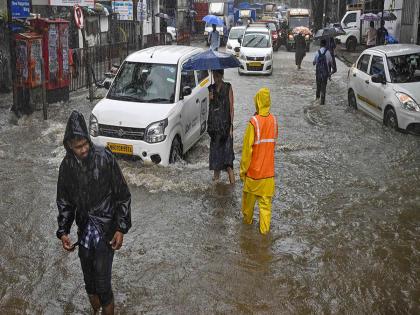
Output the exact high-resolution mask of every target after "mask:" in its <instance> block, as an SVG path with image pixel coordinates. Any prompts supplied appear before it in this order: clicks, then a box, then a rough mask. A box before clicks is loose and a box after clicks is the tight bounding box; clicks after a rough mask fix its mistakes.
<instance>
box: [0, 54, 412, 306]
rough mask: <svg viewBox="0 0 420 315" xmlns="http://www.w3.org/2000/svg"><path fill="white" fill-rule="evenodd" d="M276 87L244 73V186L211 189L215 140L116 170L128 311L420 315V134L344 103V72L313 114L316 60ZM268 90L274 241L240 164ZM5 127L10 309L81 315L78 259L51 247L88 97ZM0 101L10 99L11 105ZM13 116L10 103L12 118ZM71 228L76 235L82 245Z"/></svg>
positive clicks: (1, 254) (5, 270)
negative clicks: (69, 132)
mask: <svg viewBox="0 0 420 315" xmlns="http://www.w3.org/2000/svg"><path fill="white" fill-rule="evenodd" d="M275 58H276V60H275V62H276V64H275V71H274V74H273V77H272V78H270V77H261V78H260V77H259V78H258V80H259V81H258V82H259V84H256V82H257V81H256V78H255V77H252V76H246V77H240V78H239V77H238V76H237V73H236V71H235V70H227V71H226V75H225V77H226V80H229V81H230V82H232V83H233V88H234V91H235V104H236V111H235V124H234V126H235V131H234V139H235V142H234V148H235V153H236V157H237V160H236V161H235V165H234V167H235V171H236V174H235V175H236V178H237V181H238V182H237V184H236V185H235V186H231V185H228V184H227V182H228V180H227V175H226V174H223V175H222V181H221V182H217V183H214V182H212V180H211V178H212V172H211V171H210V170H208V162H207V160H208V142H209V139H208V137H207V136H205V137H203V139H202V140H201V141H200V142H199V143H198V144H197V145H196V146H195V147H194V148H193V149H192V150H191V151H190V152H189V153H188V154H187V156H186V162H184V163H177V164H175V165H171V166H170V167H167V168H164V167H160V166H142V165H140V164H139V163H138V162H133V161H125V160H121V161H120V165H121V168H122V170H123V173H124V175H125V176H126V178H127V181H128V182H129V184H130V188H131V191H132V195H133V204H132V206H133V209H132V217H133V228H132V230H131V231H130V233H128V234H127V235H126V237H125V239H124V242H125V243H124V247H123V250H122V251H120V252H118V253H117V254H116V256H115V264H114V277H113V285H114V289H115V299H116V302H117V305H118V312H119V313H120V314H279V313H280V314H328V313H330V314H341V313H343V314H405V313H410V314H416V313H420V309H419V307H420V303H419V301H420V291H419V288H418V279H419V278H420V269H419V265H420V243H419V242H418V239H419V237H420V228H419V224H418V223H419V222H420V212H419V211H418V207H419V204H420V194H419V192H420V189H419V185H418V183H419V180H420V171H419V168H420V166H419V165H420V154H419V152H420V150H419V138H418V137H413V136H410V135H406V134H402V133H396V132H394V131H392V130H389V129H387V128H385V127H383V126H382V125H381V123H380V122H376V121H374V120H372V119H370V118H369V117H367V116H366V115H364V114H362V113H360V112H359V111H353V110H349V109H348V108H347V105H346V99H345V97H343V96H345V95H346V93H345V77H346V72H345V69H344V68H341V70H340V67H341V66H342V65H341V64H339V77H336V78H335V79H334V80H333V81H332V82H331V84H329V85H328V88H327V89H328V95H327V100H326V105H325V106H314V105H313V97H314V86H313V75H314V74H313V70H312V68H311V65H310V62H311V58H310V56H307V57H306V58H305V59H304V64H303V70H302V71H300V72H299V73H297V72H294V67H293V62H292V61H293V54H287V53H285V52H279V53H278V54H277V55H276V57H275ZM260 85H261V86H267V87H269V88H271V90H272V99H273V105H272V112H273V113H274V114H275V115H277V117H278V119H279V123H280V139H279V142H278V144H277V155H276V163H277V165H276V174H277V177H276V189H277V191H276V196H275V197H274V198H273V212H272V223H271V233H270V235H268V236H267V237H263V236H261V235H260V234H259V232H258V209H256V211H255V213H254V218H255V220H254V223H253V224H252V225H250V226H246V225H243V224H242V215H241V209H240V208H241V196H242V191H241V188H242V185H241V183H240V181H239V174H238V169H239V157H240V153H241V145H242V134H243V131H244V130H245V126H246V123H247V121H248V119H249V117H250V116H251V115H252V114H253V111H254V107H253V105H252V96H253V94H255V92H256V91H257V89H258V88H259V87H260ZM72 99H73V102H72V103H71V104H69V105H66V104H61V105H56V106H52V107H51V108H50V117H51V119H50V120H48V121H43V120H42V116H41V115H42V114H41V113H39V114H38V113H36V114H35V115H34V116H32V117H29V118H24V119H21V120H19V121H18V122H17V124H9V123H8V119H7V117H6V116H7V113H5V114H1V115H0V128H1V134H0V163H1V164H0V181H1V185H0V217H1V220H0V228H1V231H2V233H0V244H1V245H0V283H1V284H2V285H1V286H0V313H1V314H25V313H27V314H34V313H35V314H62V313H65V314H72V313H74V314H86V313H88V307H87V305H88V304H87V298H86V296H85V293H84V289H83V279H82V273H81V270H80V265H79V261H78V258H77V254H75V253H72V254H67V253H64V252H63V250H62V249H61V247H60V244H59V241H58V240H57V239H55V236H54V234H55V229H56V222H55V220H56V219H55V217H56V206H55V190H56V180H57V175H58V167H59V163H60V162H61V160H62V158H63V156H64V154H65V151H64V149H63V148H62V145H61V141H62V140H61V139H62V135H63V133H64V126H65V123H66V118H67V117H68V115H69V113H70V111H71V110H72V109H73V108H79V109H80V110H81V111H83V113H84V114H85V117H88V116H89V113H90V110H91V108H92V105H88V104H86V100H85V95H82V94H81V95H80V96H77V95H76V96H75V97H74V98H72ZM0 105H1V104H0ZM1 108H3V107H1ZM74 233H75V231H73V234H72V237H73V238H74V237H75V235H74Z"/></svg>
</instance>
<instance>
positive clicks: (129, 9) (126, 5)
mask: <svg viewBox="0 0 420 315" xmlns="http://www.w3.org/2000/svg"><path fill="white" fill-rule="evenodd" d="M112 11H114V12H115V13H118V19H119V20H122V21H132V20H133V1H112Z"/></svg>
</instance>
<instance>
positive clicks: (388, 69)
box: [347, 44, 420, 133]
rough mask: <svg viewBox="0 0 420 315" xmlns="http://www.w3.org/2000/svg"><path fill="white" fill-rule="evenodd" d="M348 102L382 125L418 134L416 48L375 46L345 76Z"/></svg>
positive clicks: (419, 57)
mask: <svg viewBox="0 0 420 315" xmlns="http://www.w3.org/2000/svg"><path fill="white" fill-rule="evenodd" d="M347 91H348V102H349V105H350V106H351V107H354V108H360V109H361V110H363V111H364V112H366V113H368V114H369V115H370V116H372V117H373V118H375V119H378V120H380V121H382V122H383V123H384V124H385V125H387V126H389V127H391V128H394V129H396V130H398V129H404V130H407V131H409V132H413V133H420V46H418V45H410V44H398V45H386V46H377V47H373V48H369V49H366V50H365V51H363V52H362V54H361V55H360V57H359V59H358V60H357V62H356V64H354V65H353V66H352V67H351V68H350V70H349V73H348V89H347Z"/></svg>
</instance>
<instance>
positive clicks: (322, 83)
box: [316, 78, 328, 105]
mask: <svg viewBox="0 0 420 315" xmlns="http://www.w3.org/2000/svg"><path fill="white" fill-rule="evenodd" d="M327 82H328V79H325V80H323V79H320V78H316V98H317V99H318V98H320V97H321V105H324V104H325V94H326V92H327Z"/></svg>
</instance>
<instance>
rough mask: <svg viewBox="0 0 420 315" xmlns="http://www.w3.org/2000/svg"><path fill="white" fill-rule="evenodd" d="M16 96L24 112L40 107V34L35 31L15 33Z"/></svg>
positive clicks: (41, 98)
mask: <svg viewBox="0 0 420 315" xmlns="http://www.w3.org/2000/svg"><path fill="white" fill-rule="evenodd" d="M15 42H16V46H15V50H16V70H15V71H16V79H15V87H16V97H17V103H18V104H20V106H21V108H22V110H23V112H24V113H26V114H30V113H32V112H33V111H34V110H36V109H41V104H42V103H43V94H42V71H43V70H42V58H43V57H42V36H41V35H40V34H37V33H33V32H30V33H19V34H16V35H15Z"/></svg>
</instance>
